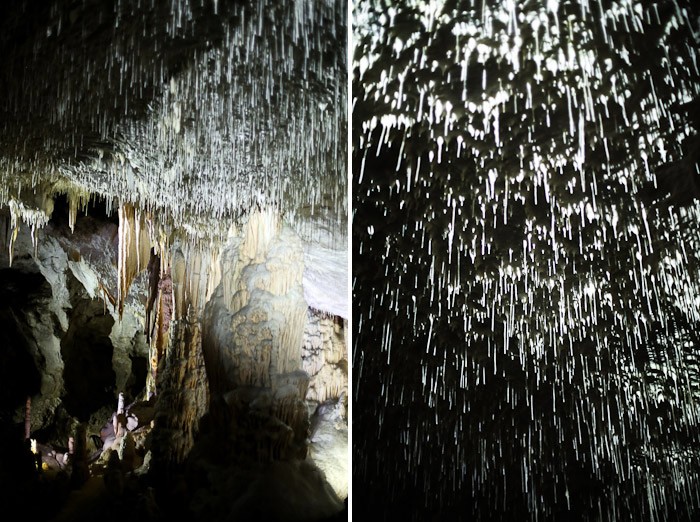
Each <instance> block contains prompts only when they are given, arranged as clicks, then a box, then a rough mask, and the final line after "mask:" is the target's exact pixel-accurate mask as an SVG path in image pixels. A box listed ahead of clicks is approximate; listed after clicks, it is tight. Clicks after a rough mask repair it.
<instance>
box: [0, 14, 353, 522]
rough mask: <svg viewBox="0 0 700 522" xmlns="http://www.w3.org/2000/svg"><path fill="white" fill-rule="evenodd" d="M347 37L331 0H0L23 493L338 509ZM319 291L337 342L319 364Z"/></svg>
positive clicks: (58, 498) (273, 516)
mask: <svg viewBox="0 0 700 522" xmlns="http://www.w3.org/2000/svg"><path fill="white" fill-rule="evenodd" d="M346 38H347V4H346V3H345V2H342V1H335V0H330V1H324V2H311V1H306V0H298V1H294V2H288V3H284V4H280V3H277V2H270V1H267V0H259V1H258V0H256V1H245V2H235V3H231V2H219V1H216V0H215V1H213V2H209V1H207V2H190V1H187V0H176V1H173V2H142V1H136V0H134V1H126V2H118V3H116V4H115V3H113V2H102V1H99V0H88V1H84V2H69V3H66V2H60V1H51V0H46V1H40V2H13V3H9V4H3V5H2V6H0V50H1V51H2V53H3V56H4V59H3V63H2V65H0V90H1V92H2V93H3V96H2V100H0V209H2V210H1V212H2V215H1V216H0V217H1V218H2V220H3V222H2V227H0V229H1V233H0V241H1V242H2V252H3V253H2V254H1V255H0V282H2V283H3V286H2V288H1V289H0V292H2V294H3V295H4V296H5V297H6V298H7V299H6V300H3V302H4V303H7V304H6V305H3V306H2V307H0V320H1V321H2V322H3V324H4V325H6V327H7V331H8V332H10V334H9V335H10V346H9V348H8V349H7V350H5V351H4V352H3V355H2V357H3V363H7V364H3V370H2V372H3V376H4V377H7V378H8V380H7V381H6V382H8V383H9V384H10V386H8V387H7V391H6V392H3V394H2V396H0V399H1V402H2V404H0V406H1V409H0V418H1V419H2V425H3V436H2V440H3V441H9V442H8V444H14V443H17V444H19V445H21V442H22V439H23V437H22V433H24V438H26V439H27V440H36V441H37V443H36V444H35V446H34V447H33V451H35V452H36V453H34V452H33V451H31V452H29V453H28V452H27V451H24V450H25V449H27V448H22V451H19V450H18V454H19V455H24V456H26V457H27V458H26V459H24V460H22V459H21V458H19V460H17V459H15V460H12V459H10V458H7V459H6V460H7V462H6V463H5V464H6V465H4V466H0V468H3V472H2V475H1V478H2V484H3V485H5V484H7V485H8V487H12V488H14V489H12V491H13V492H16V493H17V494H16V495H10V497H14V500H13V502H17V503H18V504H21V505H24V504H25V503H26V501H27V498H28V497H27V496H31V495H34V496H43V498H47V499H50V501H49V502H47V503H42V504H41V505H40V506H39V505H36V506H32V508H31V509H33V510H35V511H36V513H34V514H35V515H37V516H41V517H44V518H52V517H55V518H56V519H57V520H83V519H85V520H87V519H94V517H96V516H99V517H101V518H103V517H104V513H105V512H109V513H110V515H109V516H113V517H115V519H116V518H123V517H125V516H127V515H128V516H129V517H132V518H133V517H134V516H135V517H136V518H139V517H140V518H144V519H146V518H147V519H160V518H173V517H174V516H177V518H178V519H179V518H180V517H182V516H188V517H191V518H192V519H194V520H216V519H228V518H231V517H234V518H237V519H241V518H242V519H246V517H255V516H262V517H263V518H265V519H269V520H321V519H325V518H328V517H333V516H336V515H338V514H339V513H340V514H342V510H343V498H345V497H347V490H348V488H347V481H348V477H347V469H348V465H347V456H348V455H347V453H348V452H347V414H346V412H345V411H344V408H343V407H341V408H340V409H341V410H343V411H342V414H340V415H336V416H335V417H334V419H335V421H336V422H337V424H338V426H337V429H334V431H333V432H332V433H331V435H330V439H331V441H330V446H329V447H332V448H333V453H332V455H333V456H332V458H331V459H330V461H329V460H328V459H327V458H325V457H326V456H325V454H323V455H322V454H321V453H323V452H321V453H318V455H316V454H312V452H310V451H309V446H310V445H311V444H312V442H311V439H310V437H311V425H312V422H311V419H312V417H313V415H314V413H315V412H316V411H317V409H318V407H319V405H322V404H323V405H331V404H341V405H343V404H345V402H344V401H345V397H346V396H347V346H346V344H345V334H344V329H345V328H346V324H345V323H346V322H347V319H348V316H349V314H348V309H349V305H348V302H347V243H348V238H347V219H348V216H347V182H346V180H347V174H346V170H347V153H346V142H347V138H346V136H347V134H346V128H347V114H346V112H347V93H346V90H347V89H346V84H347V70H346V69H347V59H346ZM315 313H318V314H325V315H326V316H327V317H328V318H330V320H331V321H332V322H333V324H336V325H341V326H340V328H339V329H338V330H337V331H334V335H335V336H336V337H338V338H339V339H342V343H341V344H340V345H338V346H335V348H334V349H333V355H332V357H330V358H329V360H328V362H322V363H317V364H315V365H314V366H313V372H312V373H308V372H310V369H309V368H306V367H305V363H304V361H305V360H306V359H307V358H308V357H310V355H309V354H308V353H307V352H308V350H309V342H308V341H307V340H306V338H307V336H308V335H309V334H308V329H307V322H308V321H309V317H310V316H309V314H315ZM327 329H328V328H326V329H324V331H326V330H327ZM314 356H319V354H318V353H316V354H315V355H314ZM324 361H325V360H324ZM326 365H329V366H331V369H330V370H327V369H326V368H325V366H326ZM15 368H16V369H17V371H15ZM329 372H330V373H329ZM319 373H321V374H322V375H326V374H329V375H330V377H329V375H326V377H324V378H323V379H324V380H323V385H322V386H321V385H319V386H315V385H314V386H313V387H312V386H310V383H311V382H316V381H314V379H315V378H316V376H317V374H319ZM329 379H330V380H329ZM319 382H320V381H319ZM321 387H322V388H323V390H324V391H323V393H322V394H320V395H319V393H318V390H320V389H321ZM120 394H121V395H120ZM22 426H25V429H24V430H22V429H21V427H22ZM336 438H337V441H339V442H336ZM343 443H344V444H345V448H346V451H345V453H344V454H342V452H339V451H338V450H337V446H338V444H340V445H342V444H343ZM30 453H31V454H30ZM32 455H34V456H32ZM36 455H39V456H38V457H37V456H36ZM316 457H318V458H316ZM13 458H14V457H13ZM336 459H341V460H343V462H341V463H340V464H339V465H336V464H335V460H336ZM30 461H31V462H34V464H36V463H39V466H38V467H39V468H40V469H36V465H34V464H33V465H32V466H33V467H32V466H27V465H26V464H27V463H28V462H30ZM339 466H340V467H339ZM343 466H344V468H343ZM42 468H43V469H42ZM325 469H328V470H332V473H333V477H332V478H328V479H327V478H326V472H325ZM338 469H345V470H346V475H345V477H338V476H337V470H338ZM13 473H25V475H26V476H24V479H23V480H22V481H17V482H16V483H15V482H13V480H12V476H13ZM329 473H330V471H329ZM276 481H277V482H279V483H276ZM289 481H297V482H298V484H299V487H298V488H296V489H294V488H293V489H289V488H285V487H284V484H283V483H285V482H289ZM17 488H19V489H17ZM270 506H275V507H274V509H272V510H270V509H271V507H270Z"/></svg>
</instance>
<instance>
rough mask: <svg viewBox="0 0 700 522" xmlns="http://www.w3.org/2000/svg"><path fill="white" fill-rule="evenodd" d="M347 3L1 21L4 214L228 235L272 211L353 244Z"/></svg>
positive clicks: (182, 1) (18, 16)
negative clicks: (106, 209) (89, 214)
mask: <svg viewBox="0 0 700 522" xmlns="http://www.w3.org/2000/svg"><path fill="white" fill-rule="evenodd" d="M346 18H347V12H346V4H345V3H344V2H342V1H333V0H329V1H321V2H303V1H299V2H283V3H280V2H271V1H266V0H261V1H251V2H248V1H237V2H226V1H217V0H214V1H206V2H200V1H188V0H177V1H172V2H153V1H147V0H134V1H119V2H103V1H98V0H81V1H40V2H28V1H19V2H7V3H3V5H2V7H0V52H1V53H2V56H3V59H2V64H1V65H0V92H1V93H2V96H1V100H0V203H2V204H7V203H8V202H11V201H13V200H14V201H16V206H15V210H16V212H17V213H19V214H21V217H22V220H23V221H24V222H26V223H27V224H29V225H35V226H41V225H42V224H43V223H44V222H45V221H46V220H47V219H48V218H47V217H46V215H47V214H50V201H49V200H50V199H51V198H52V197H53V196H55V195H57V194H67V195H68V198H69V200H73V201H74V203H73V204H74V205H78V206H80V207H82V206H84V205H85V203H86V202H87V200H89V199H90V197H92V196H95V195H97V196H100V197H102V198H105V199H106V200H107V201H108V205H113V206H114V207H117V206H119V205H122V204H125V203H130V204H132V205H134V206H135V207H137V208H140V209H142V210H144V211H148V212H149V213H151V215H152V216H153V220H154V222H157V223H158V225H159V226H162V227H163V228H164V229H165V231H166V233H171V232H172V231H176V232H177V234H180V235H182V236H184V237H186V238H189V239H192V238H194V239H202V238H203V239H205V240H209V239H211V238H217V237H224V236H225V234H226V233H227V232H228V230H229V228H230V226H231V225H232V224H237V223H239V222H241V221H245V219H246V215H247V214H248V213H250V212H251V211H253V210H255V209H269V208H273V209H275V210H276V211H277V212H279V213H280V214H281V215H283V216H284V218H285V220H286V221H287V222H289V223H291V224H293V225H294V226H295V227H296V228H297V230H298V231H299V233H300V234H301V235H303V236H304V237H305V238H307V239H308V240H309V241H312V242H316V243H317V244H320V245H322V246H324V247H326V248H331V249H336V250H340V249H342V250H345V249H346V243H347V233H346V228H347V225H346V223H347V210H346V206H347V182H346V180H347V153H346V146H345V144H346V143H347V138H346V136H347V134H346V133H347V101H346V85H347V57H346V45H345V42H346V34H347V20H346Z"/></svg>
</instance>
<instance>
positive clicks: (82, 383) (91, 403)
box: [0, 215, 148, 443]
mask: <svg viewBox="0 0 700 522" xmlns="http://www.w3.org/2000/svg"><path fill="white" fill-rule="evenodd" d="M2 220H3V222H2V223H0V229H2V230H4V231H5V233H4V234H1V235H0V243H3V244H4V245H5V248H3V249H2V250H1V251H0V267H1V268H0V271H1V272H2V274H3V276H6V279H7V284H4V285H3V289H4V290H3V291H4V292H6V293H8V300H6V301H5V302H6V303H7V305H6V306H5V307H3V310H2V318H3V320H4V322H5V324H8V323H12V321H13V322H14V323H13V324H14V325H15V326H14V327H11V328H10V330H8V332H10V331H11V333H10V335H11V336H12V337H13V338H14V339H15V340H16V344H17V343H19V344H22V345H23V348H22V349H21V350H20V351H19V352H17V353H16V357H19V358H20V359H21V360H23V361H24V362H23V364H25V363H27V364H28V361H31V365H32V366H33V368H34V369H35V370H32V371H35V372H36V373H37V375H38V376H39V377H38V379H39V384H38V387H35V388H32V387H31V386H30V387H29V388H27V390H28V392H27V393H28V395H29V396H30V397H31V403H32V404H31V413H32V420H31V429H32V431H36V430H46V429H49V428H51V429H52V428H53V426H52V423H53V422H54V420H56V419H57V418H62V419H64V418H65V417H66V415H68V416H72V417H74V418H76V419H78V420H82V421H86V420H88V419H89V418H90V417H91V416H92V415H93V414H96V413H97V412H98V410H100V409H101V408H103V407H107V406H108V405H110V406H111V405H112V404H114V405H116V394H117V392H118V391H119V390H123V389H125V388H127V387H128V388H129V392H130V393H129V395H130V398H132V399H133V398H135V394H137V393H140V392H141V391H142V388H143V385H144V384H145V381H144V377H143V371H141V370H139V371H138V372H136V374H135V373H134V372H133V371H132V370H133V368H132V361H137V365H138V364H140V363H138V361H139V360H141V359H143V358H145V357H146V356H147V354H148V351H147V345H146V344H145V341H144V339H143V328H142V326H141V325H142V323H143V319H142V317H143V312H142V311H141V310H140V309H141V308H142V306H141V304H140V302H139V301H140V294H142V293H143V291H139V290H138V289H137V290H135V291H134V295H133V296H132V297H131V299H130V300H129V301H128V303H127V307H126V310H125V313H124V317H123V318H122V321H119V320H117V319H118V316H117V313H116V311H115V310H114V307H113V306H112V304H111V303H110V301H109V298H108V297H107V294H111V293H113V292H114V289H115V286H116V267H115V266H114V260H115V259H116V252H115V249H114V242H113V233H114V228H115V227H114V224H113V223H111V222H110V221H109V220H108V219H106V218H99V217H98V218H92V217H85V216H83V217H82V218H81V219H79V220H78V223H77V226H75V227H74V232H71V231H70V228H69V227H68V226H67V224H66V223H65V222H63V221H61V219H60V217H59V216H56V219H55V220H54V221H52V222H48V223H47V225H46V227H45V228H43V229H41V230H35V231H34V230H32V229H31V228H30V227H28V226H26V225H22V224H19V227H18V231H17V234H16V236H15V237H14V240H13V241H12V252H10V248H9V244H10V239H11V238H12V232H11V230H12V227H10V226H9V225H10V218H9V216H7V215H5V216H3V217H2ZM8 230H9V231H10V232H7V231H8ZM11 254H12V256H11ZM10 257H12V264H11V265H10ZM28 281H34V283H31V284H30V283H29V282H28ZM135 286H136V288H138V287H139V286H142V285H135ZM13 288H16V289H17V292H15V293H16V294H17V295H12V292H13ZM20 290H21V296H20V295H19V294H18V292H19V291H20ZM19 344H18V345H19ZM27 357H28V358H27ZM25 366H26V364H25ZM5 382H6V383H8V386H7V388H8V389H9V388H13V389H16V392H17V393H19V390H20V388H15V387H14V385H13V384H10V381H5ZM127 383H128V386H127ZM21 389H22V390H24V388H21ZM8 393H15V392H8ZM23 393H24V391H23ZM25 398H26V397H25ZM16 402H17V401H16V400H15V401H14V403H13V404H12V406H11V407H9V406H8V407H9V409H11V410H12V412H11V413H10V412H7V415H10V416H11V417H12V419H13V422H15V423H18V422H20V421H21V419H22V418H23V414H24V400H22V404H21V405H19V404H15V403H16ZM49 431H51V430H49ZM64 443H65V441H64Z"/></svg>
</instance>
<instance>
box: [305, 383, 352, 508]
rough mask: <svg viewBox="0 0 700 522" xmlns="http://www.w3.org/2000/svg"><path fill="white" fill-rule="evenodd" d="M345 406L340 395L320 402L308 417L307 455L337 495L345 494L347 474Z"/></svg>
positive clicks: (343, 399) (348, 454)
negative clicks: (308, 443)
mask: <svg viewBox="0 0 700 522" xmlns="http://www.w3.org/2000/svg"><path fill="white" fill-rule="evenodd" d="M347 407H348V405H347V397H346V396H343V397H341V398H340V399H338V400H337V401H328V402H327V403H325V404H322V405H320V406H319V407H318V408H317V409H316V412H315V413H314V415H313V416H312V417H311V435H310V442H311V444H310V445H309V456H310V457H311V459H312V460H313V461H314V463H315V464H316V465H317V466H318V467H319V469H321V470H322V471H323V473H324V474H325V475H326V479H327V480H328V483H329V484H330V485H331V487H332V488H333V490H334V491H335V493H336V494H337V495H338V497H340V498H347V496H348V476H349V474H350V453H349V449H348V415H347Z"/></svg>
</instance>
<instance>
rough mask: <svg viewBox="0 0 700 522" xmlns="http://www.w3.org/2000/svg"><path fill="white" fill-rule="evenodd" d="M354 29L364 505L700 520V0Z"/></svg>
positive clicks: (370, 16)
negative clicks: (699, 516) (699, 4)
mask: <svg viewBox="0 0 700 522" xmlns="http://www.w3.org/2000/svg"><path fill="white" fill-rule="evenodd" d="M353 22H354V28H353V32H354V38H355V42H356V46H355V49H354V57H353V63H352V74H353V76H352V85H353V94H352V98H353V106H352V110H353V131H352V144H353V198H354V208H353V259H354V263H353V278H354V284H353V304H354V314H353V322H354V331H355V332H356V336H355V337H354V341H353V342H354V358H353V368H354V373H353V380H354V388H353V389H354V391H355V392H356V396H355V400H356V404H355V409H354V410H353V411H354V416H353V418H354V424H355V429H356V432H358V433H362V434H364V436H362V437H357V436H356V437H355V438H354V439H353V441H354V442H353V443H354V449H353V451H354V470H355V478H354V484H355V488H356V489H355V490H354V491H355V494H356V495H362V498H364V499H365V501H366V505H367V506H372V507H369V508H367V509H368V510H374V511H375V512H378V513H381V514H382V516H384V517H390V516H397V515H398V516H405V517H406V518H409V519H414V520H421V519H424V518H425V517H426V516H431V514H434V513H448V512H449V513H451V514H452V515H453V516H454V517H455V518H454V519H462V518H463V519H465V520H501V519H503V520H526V519H529V520H538V519H539V520H562V519H564V518H561V517H566V516H573V517H580V519H582V520H615V519H618V520H620V519H625V520H627V519H630V520H632V519H634V520H685V519H687V518H688V517H690V516H692V515H693V513H695V514H697V509H698V507H699V504H698V500H697V499H698V492H700V479H699V472H700V451H698V448H699V447H700V446H699V445H698V443H699V442H700V435H699V433H700V426H699V425H698V418H699V417H698V414H700V410H698V404H699V402H698V399H700V365H699V364H698V356H697V354H698V346H699V341H700V339H698V335H697V332H698V320H699V319H700V299H699V298H698V296H700V286H699V284H700V272H699V268H700V263H699V261H700V258H699V257H698V253H697V252H698V247H700V233H699V230H700V206H699V205H698V202H697V201H698V195H699V194H700V192H699V191H698V173H699V172H700V171H699V170H698V169H699V166H698V160H699V159H700V158H699V156H698V153H699V150H700V148H699V147H698V130H699V124H700V120H699V119H698V116H699V114H700V111H699V110H698V108H699V107H700V71H699V64H698V62H699V61H700V60H699V59H700V53H699V52H698V48H699V43H700V37H699V36H698V35H699V34H700V33H699V30H700V23H699V19H698V9H697V4H696V3H693V2H689V1H683V0H677V1H671V2H630V1H618V0H597V1H592V2H588V1H564V0H562V1H558V0H553V1H548V2H529V1H519V0H510V1H507V2H506V1H504V2H501V1H489V0H486V1H483V2H482V1H478V2H473V1H463V2H459V1H453V0H446V1H433V2H423V1H412V2H390V1H373V0H365V1H357V2H354V6H353ZM460 517H462V518H460Z"/></svg>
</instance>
